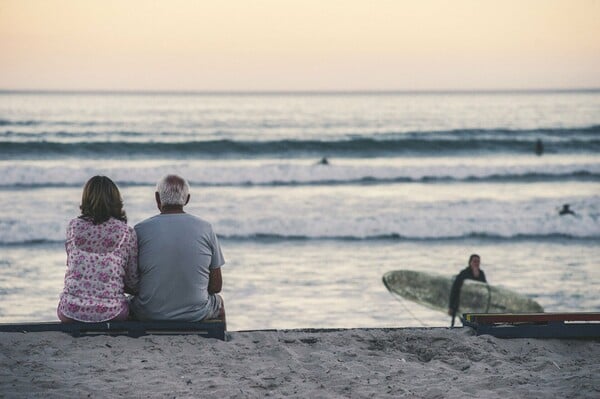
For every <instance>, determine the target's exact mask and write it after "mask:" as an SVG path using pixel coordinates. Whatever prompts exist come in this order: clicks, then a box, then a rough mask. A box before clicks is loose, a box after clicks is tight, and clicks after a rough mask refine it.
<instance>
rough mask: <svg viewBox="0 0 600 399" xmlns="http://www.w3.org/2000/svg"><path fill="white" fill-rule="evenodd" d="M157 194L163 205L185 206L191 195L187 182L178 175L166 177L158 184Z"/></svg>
mask: <svg viewBox="0 0 600 399" xmlns="http://www.w3.org/2000/svg"><path fill="white" fill-rule="evenodd" d="M156 192H157V193H158V195H159V197H160V203H161V204H162V205H181V206H183V205H185V201H186V200H187V197H188V195H189V193H190V185H189V184H188V182H187V180H185V179H184V178H183V177H181V176H177V175H166V176H165V177H163V178H162V179H160V180H159V181H158V183H157V184H156Z"/></svg>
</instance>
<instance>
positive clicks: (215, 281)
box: [208, 267, 223, 294]
mask: <svg viewBox="0 0 600 399" xmlns="http://www.w3.org/2000/svg"><path fill="white" fill-rule="evenodd" d="M222 288H223V277H222V276H221V268H220V267H219V268H217V269H211V270H210V274H209V276H208V293H209V294H216V293H219V292H221V289H222Z"/></svg>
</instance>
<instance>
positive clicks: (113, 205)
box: [79, 176, 127, 224]
mask: <svg viewBox="0 0 600 399" xmlns="http://www.w3.org/2000/svg"><path fill="white" fill-rule="evenodd" d="M79 209H81V216H79V217H80V218H83V219H88V220H91V221H92V222H93V223H94V224H101V223H104V222H106V221H107V220H108V219H110V218H111V217H113V218H115V219H118V220H121V221H123V222H127V215H125V211H124V210H123V199H122V198H121V193H120V192H119V188H118V187H117V185H116V184H115V183H114V182H113V181H112V180H110V179H109V178H108V177H106V176H94V177H92V178H91V179H89V180H88V181H87V183H85V186H84V187H83V194H82V195H81V205H80V206H79Z"/></svg>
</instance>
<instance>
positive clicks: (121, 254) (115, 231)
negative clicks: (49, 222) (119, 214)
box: [58, 218, 139, 322]
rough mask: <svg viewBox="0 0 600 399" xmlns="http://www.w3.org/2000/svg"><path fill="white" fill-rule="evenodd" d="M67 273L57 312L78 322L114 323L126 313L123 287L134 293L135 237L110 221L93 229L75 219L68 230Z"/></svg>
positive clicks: (66, 246) (84, 222) (82, 220)
mask: <svg viewBox="0 0 600 399" xmlns="http://www.w3.org/2000/svg"><path fill="white" fill-rule="evenodd" d="M65 248H66V250H67V271H66V274H65V288H64V290H63V292H62V294H61V296H60V302H59V305H58V310H59V311H60V312H61V313H62V314H64V315H65V316H67V317H69V318H71V319H74V320H79V321H87V322H100V321H107V320H111V319H113V318H114V317H115V316H117V315H118V314H119V313H121V312H123V311H125V310H127V309H128V303H127V298H126V297H125V294H124V291H125V287H127V288H128V290H129V291H131V292H137V285H138V280H139V274H138V268H137V256H138V253H137V237H136V234H135V230H134V229H133V228H132V227H129V226H127V224H126V223H124V222H122V221H120V220H117V219H114V218H111V219H109V220H107V221H106V222H104V223H102V224H99V225H94V224H93V223H92V222H91V221H89V220H86V219H81V218H75V219H73V220H71V221H70V222H69V226H68V227H67V240H66V242H65Z"/></svg>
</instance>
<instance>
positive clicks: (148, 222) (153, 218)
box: [133, 215, 158, 230]
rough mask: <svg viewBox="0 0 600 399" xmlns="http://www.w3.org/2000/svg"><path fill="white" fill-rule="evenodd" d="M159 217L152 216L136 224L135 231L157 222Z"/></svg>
mask: <svg viewBox="0 0 600 399" xmlns="http://www.w3.org/2000/svg"><path fill="white" fill-rule="evenodd" d="M157 217H158V215H154V216H150V217H149V218H147V219H144V220H142V221H141V222H138V223H136V225H135V226H134V227H133V228H134V229H135V230H138V229H140V228H142V227H144V226H146V225H149V224H152V223H154V222H155V221H156V220H157Z"/></svg>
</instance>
